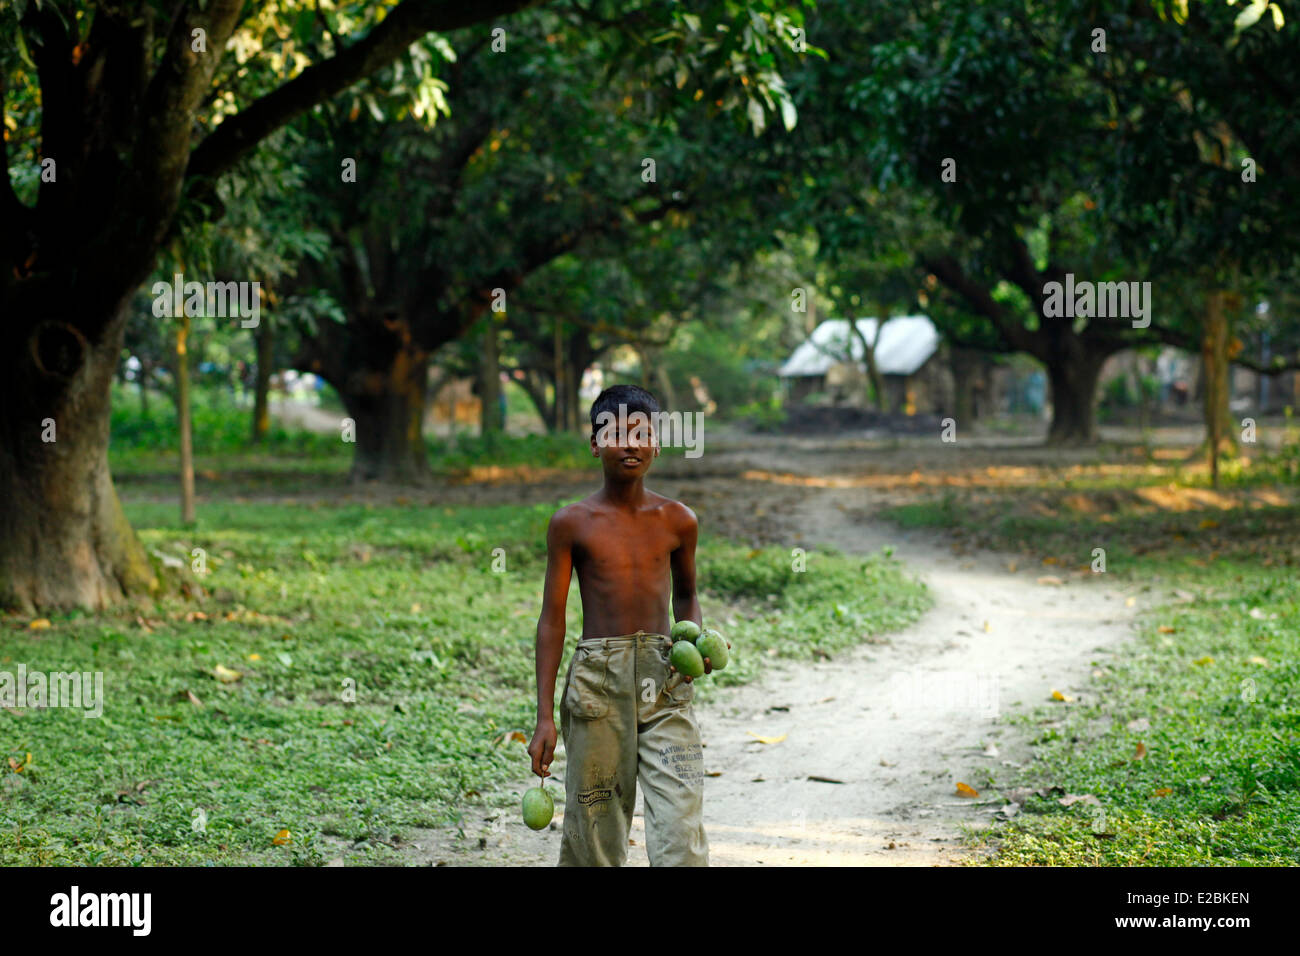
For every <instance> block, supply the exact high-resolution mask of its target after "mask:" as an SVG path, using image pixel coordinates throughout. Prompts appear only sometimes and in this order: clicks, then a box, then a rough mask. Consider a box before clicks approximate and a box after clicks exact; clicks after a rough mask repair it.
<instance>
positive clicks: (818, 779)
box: [808, 774, 844, 783]
mask: <svg viewBox="0 0 1300 956" xmlns="http://www.w3.org/2000/svg"><path fill="white" fill-rule="evenodd" d="M808 779H809V780H812V781H813V782H815V783H843V782H844V781H843V780H836V779H835V778H834V777H819V776H817V775H816V774H809V776H808Z"/></svg>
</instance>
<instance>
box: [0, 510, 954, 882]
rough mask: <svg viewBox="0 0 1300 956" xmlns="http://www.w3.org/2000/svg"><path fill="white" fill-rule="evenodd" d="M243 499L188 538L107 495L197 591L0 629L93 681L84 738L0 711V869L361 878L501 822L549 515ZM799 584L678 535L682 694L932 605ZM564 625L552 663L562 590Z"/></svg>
mask: <svg viewBox="0 0 1300 956" xmlns="http://www.w3.org/2000/svg"><path fill="white" fill-rule="evenodd" d="M247 490H248V489H247V488H244V487H242V486H241V487H239V488H230V489H227V492H228V494H222V495H220V496H217V495H212V498H213V501H212V503H209V504H205V505H203V506H202V507H200V510H199V524H198V527H197V528H194V529H182V528H180V527H178V526H176V524H175V522H176V506H175V503H174V501H167V502H165V503H150V502H149V501H148V500H143V501H136V502H134V503H133V502H131V501H130V500H129V496H128V502H127V505H126V509H127V513H128V516H129V518H130V519H131V521H132V522H133V524H134V525H135V527H136V528H137V530H138V531H139V533H140V536H141V538H142V539H143V541H144V542H145V544H146V546H147V547H148V548H149V549H150V550H156V551H159V552H162V553H166V554H169V555H172V556H174V557H175V558H177V559H180V560H181V561H182V562H183V564H184V569H183V570H181V571H177V572H175V574H176V575H177V577H178V578H180V579H181V580H186V581H189V582H194V581H195V579H196V577H197V578H198V580H199V581H201V585H202V589H203V590H204V591H206V596H202V597H191V598H187V597H185V596H182V595H179V594H177V595H174V596H172V597H169V598H167V599H165V600H163V601H160V602H158V603H154V602H152V601H151V602H148V603H147V604H143V605H140V606H138V607H135V608H132V609H131V610H129V611H128V610H125V609H124V610H121V611H118V612H114V613H106V614H100V615H85V614H69V615H65V616H53V615H52V616H51V617H50V618H49V626H48V627H46V626H43V624H42V622H40V621H38V622H36V627H33V626H32V622H30V621H28V620H26V619H18V618H13V617H10V618H6V619H0V671H9V672H14V671H16V669H17V666H18V664H19V663H22V664H24V665H25V666H26V668H27V669H28V671H29V672H32V671H71V670H78V671H100V672H102V673H103V681H104V695H105V698H106V703H105V706H104V709H103V716H102V717H99V718H98V719H92V718H87V717H84V716H82V714H81V712H80V711H76V710H73V709H70V708H45V709H27V710H21V711H20V710H15V709H4V708H0V864H5V865H13V864H19V865H32V864H42V865H48V864H102V865H132V864H134V865H140V864H145V865H157V864H218V865H221V864H304V865H313V864H320V863H322V862H325V861H326V860H328V859H329V858H331V857H332V856H335V855H338V854H337V851H336V850H335V848H334V847H332V846H331V845H330V843H329V841H328V840H327V839H326V837H327V836H329V835H333V836H335V837H338V838H340V839H345V840H347V841H349V842H358V841H359V856H358V857H356V858H357V859H360V860H362V861H364V862H372V863H384V862H393V861H398V860H400V859H401V856H400V853H399V851H398V850H397V849H396V848H395V847H394V844H395V843H396V842H397V841H398V840H399V839H400V837H401V835H402V833H403V832H404V831H409V829H410V828H417V827H431V826H436V825H455V824H457V823H458V822H461V821H465V822H466V825H470V824H469V822H468V821H472V820H476V819H481V818H482V817H483V816H485V815H486V814H485V810H487V809H489V808H495V807H517V797H518V793H519V792H521V791H522V789H523V788H524V787H526V786H528V785H529V784H528V782H527V781H529V780H531V779H532V778H531V774H530V772H529V760H528V757H527V755H526V753H525V746H526V740H527V738H528V737H530V736H531V733H532V729H533V722H534V719H535V708H534V702H533V701H534V690H533V639H534V632H535V627H536V621H537V613H538V610H539V603H540V590H541V585H542V575H543V570H544V567H545V542H544V530H545V526H546V522H547V519H548V517H549V515H550V513H551V511H552V510H553V509H552V507H550V506H546V507H534V506H509V507H478V508H470V507H457V508H455V509H452V508H428V507H415V506H404V505H400V504H392V505H377V504H369V505H368V504H348V503H330V502H329V501H328V500H327V501H325V502H324V503H321V502H319V501H318V502H306V503H304V502H298V503H286V502H259V501H256V500H244V501H236V500H233V499H234V498H235V497H236V496H237V495H238V496H242V495H243V494H244V493H246V492H247ZM209 493H210V494H211V492H209ZM399 500H400V499H399ZM195 548H199V549H202V551H203V555H202V558H203V561H204V562H205V564H206V569H207V573H206V574H203V575H201V576H197V575H195V574H194V572H193V571H192V570H191V567H192V563H193V562H194V561H195V560H196V559H195V557H194V553H193V549H195ZM496 549H502V550H501V551H498V552H496V553H495V554H494V551H495V550H496ZM494 558H496V559H502V560H504V569H503V570H499V571H494V570H493V561H494ZM497 566H498V567H501V565H500V563H499V562H498V565H497ZM809 567H810V571H809V572H808V573H794V572H792V571H791V570H790V560H789V555H788V552H786V551H784V550H782V549H779V548H769V549H761V550H751V549H749V548H747V547H741V546H738V545H735V544H732V543H729V542H727V541H724V540H719V539H716V538H707V537H706V538H705V539H704V540H702V541H701V546H700V555H699V568H700V580H701V586H702V587H703V588H705V591H704V593H703V595H702V604H703V607H704V613H705V619H706V621H710V622H713V623H714V624H715V625H717V626H720V627H722V629H723V630H724V632H725V633H727V635H728V636H729V637H730V638H731V640H732V642H733V644H734V645H735V649H734V651H733V654H734V657H733V663H732V664H731V666H730V667H729V668H728V669H727V670H726V671H724V672H721V673H720V674H718V675H715V677H714V678H711V679H710V680H706V681H701V683H700V685H698V686H699V691H698V692H697V693H698V694H699V696H700V697H701V699H706V698H707V697H708V695H709V693H710V691H711V687H710V686H709V684H710V681H714V682H716V683H720V684H734V683H740V682H744V681H748V680H751V679H753V677H754V676H755V675H756V674H758V673H759V672H760V670H761V668H762V666H763V664H764V662H765V661H767V660H768V659H770V658H771V657H772V656H785V657H811V656H812V655H814V654H815V653H816V652H817V650H818V649H822V650H828V651H829V650H832V649H834V648H840V647H845V646H847V645H851V644H854V643H857V642H860V641H862V640H864V639H866V638H867V637H868V636H870V635H873V634H877V633H880V632H882V631H887V630H891V629H895V628H899V627H902V626H904V625H906V624H907V623H909V622H911V621H912V620H914V619H916V618H917V617H919V616H920V614H921V613H922V612H923V611H924V610H925V608H926V607H927V606H928V603H929V599H928V596H927V595H926V593H925V589H924V587H923V586H922V585H920V584H918V583H916V582H914V581H911V580H910V579H908V578H906V577H905V576H904V575H903V574H902V573H901V571H900V570H899V568H898V566H897V565H896V564H895V563H894V562H892V561H890V560H888V559H886V558H884V557H877V558H870V559H861V558H856V557H847V556H842V555H837V554H834V553H830V552H827V553H823V554H820V555H818V556H817V559H816V561H815V562H813V563H810V565H809ZM569 627H570V635H571V636H570V639H569V644H570V645H571V644H572V640H573V638H572V635H573V634H575V633H577V632H578V630H579V629H580V627H581V609H580V602H579V599H578V593H577V588H576V586H575V587H574V589H573V591H572V593H571V596H570V602H569ZM568 653H569V651H568V650H567V649H566V656H565V660H564V662H563V664H562V669H561V679H562V678H563V668H564V667H567V664H568ZM218 668H221V669H222V670H218ZM216 675H221V677H218V676H216ZM222 677H224V678H225V679H224V680H223V679H221V678H222ZM282 831H288V832H287V834H282ZM277 837H279V838H280V842H278V843H277V842H276V840H277ZM351 858H352V857H351V856H350V859H351Z"/></svg>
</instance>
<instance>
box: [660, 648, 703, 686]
mask: <svg viewBox="0 0 1300 956" xmlns="http://www.w3.org/2000/svg"><path fill="white" fill-rule="evenodd" d="M668 663H670V664H672V665H673V667H675V668H677V670H678V672H679V673H682V674H685V675H686V676H687V677H703V676H704V658H703V656H702V655H701V654H700V652H699V650H698V649H697V648H696V647H695V645H694V644H692V643H691V642H690V641H678V642H677V643H676V644H674V645H673V649H672V651H670V652H669V655H668Z"/></svg>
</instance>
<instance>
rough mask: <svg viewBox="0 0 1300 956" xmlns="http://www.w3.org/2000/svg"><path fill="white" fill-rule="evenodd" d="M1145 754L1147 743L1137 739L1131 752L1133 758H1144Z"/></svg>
mask: <svg viewBox="0 0 1300 956" xmlns="http://www.w3.org/2000/svg"><path fill="white" fill-rule="evenodd" d="M1146 756H1147V745H1146V744H1144V743H1142V741H1140V740H1139V741H1138V745H1137V750H1135V751H1134V752H1133V759H1134V760H1145V759H1146Z"/></svg>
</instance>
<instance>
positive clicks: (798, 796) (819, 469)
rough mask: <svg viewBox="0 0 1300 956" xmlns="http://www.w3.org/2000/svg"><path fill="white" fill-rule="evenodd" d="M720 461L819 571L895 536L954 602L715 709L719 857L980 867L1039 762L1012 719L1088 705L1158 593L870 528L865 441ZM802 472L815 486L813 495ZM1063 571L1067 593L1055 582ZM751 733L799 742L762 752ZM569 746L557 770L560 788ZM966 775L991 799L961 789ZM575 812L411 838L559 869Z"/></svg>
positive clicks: (664, 486)
mask: <svg viewBox="0 0 1300 956" xmlns="http://www.w3.org/2000/svg"><path fill="white" fill-rule="evenodd" d="M709 461H710V467H709V469H708V471H709V473H710V474H711V475H714V476H721V475H724V474H730V475H732V476H737V475H741V474H745V473H746V472H748V473H749V475H750V478H749V479H748V480H744V481H743V482H741V487H740V488H737V487H736V481H737V479H736V478H735V477H733V478H732V479H731V481H730V482H729V483H728V484H727V486H726V489H725V492H723V493H725V494H726V495H729V496H731V497H732V499H733V500H739V501H740V502H741V505H740V507H742V508H745V509H752V510H753V511H757V512H760V513H762V514H763V515H764V517H765V525H764V526H765V527H766V532H765V533H764V534H763V535H762V537H763V538H764V539H766V540H767V541H769V542H770V541H781V540H785V541H789V542H790V546H791V547H794V546H796V545H799V546H804V547H807V548H809V550H810V557H809V570H810V571H815V560H816V555H815V549H816V545H818V544H820V545H829V546H833V547H836V548H839V549H841V550H843V551H845V552H850V553H863V554H867V553H874V552H877V551H878V550H879V549H880V548H881V547H883V546H886V545H889V546H891V547H892V548H893V549H894V554H895V555H896V556H897V557H899V558H900V559H901V560H902V561H904V562H905V564H906V565H907V566H908V569H909V570H910V571H911V572H912V573H914V574H916V575H918V576H920V577H921V578H922V579H923V580H925V581H926V583H927V584H928V585H929V587H930V589H931V591H932V594H933V596H934V599H935V605H934V607H933V609H932V610H931V611H930V612H929V613H927V614H926V615H925V617H924V618H922V620H920V621H919V622H918V623H916V624H915V625H913V626H912V627H910V628H908V629H906V630H904V631H901V632H898V633H895V634H892V635H888V636H887V637H885V638H882V639H881V642H880V643H877V644H868V645H863V646H859V647H857V648H855V649H854V650H852V651H850V652H847V653H841V654H838V655H836V657H835V658H834V659H833V660H829V661H821V662H819V663H816V664H808V663H797V664H796V663H792V662H781V661H777V662H775V663H774V664H773V666H772V667H771V668H770V669H769V670H768V671H767V672H766V673H765V674H764V676H763V677H762V678H761V679H760V680H759V681H756V682H754V683H752V684H749V685H746V686H744V687H738V688H719V689H718V690H717V691H716V692H715V693H714V694H713V696H712V698H711V699H710V700H707V701H705V702H703V703H702V704H699V705H697V714H698V717H699V720H700V723H701V729H702V733H703V737H704V741H705V751H704V759H705V771H706V773H711V774H716V776H711V777H708V778H706V796H705V829H706V832H707V833H708V837H709V842H710V860H711V864H712V865H715V866H751V865H783V866H793V865H800V866H810V865H890V866H930V865H945V864H950V863H953V862H956V861H958V860H960V859H962V858H963V857H966V858H969V857H970V851H969V850H964V849H963V848H962V846H961V841H962V836H963V831H964V830H968V829H970V828H979V827H983V826H987V825H988V823H989V821H990V820H991V818H992V813H993V812H994V811H995V810H996V807H997V806H998V805H1000V804H1002V803H1003V802H1004V801H1003V800H1001V799H999V798H998V792H997V788H996V787H994V788H993V789H987V788H986V785H987V783H988V774H989V773H990V772H991V771H992V772H995V773H996V774H997V776H998V777H999V778H1000V779H1005V778H1006V776H1007V773H1006V771H1007V769H1008V768H1007V767H1006V766H1003V764H1004V763H1005V762H1008V761H1009V762H1012V763H1018V764H1023V763H1025V762H1027V761H1028V760H1029V759H1030V756H1029V750H1030V748H1029V747H1028V746H1027V744H1026V739H1025V738H1026V733H1025V731H1023V730H1022V729H1018V728H1015V727H1013V726H1010V725H1009V724H1008V723H1007V722H1006V717H1007V716H1008V715H1009V714H1010V713H1012V712H1013V711H1014V710H1016V709H1019V708H1021V707H1022V706H1023V707H1030V706H1033V705H1034V704H1037V703H1039V702H1047V701H1048V700H1049V698H1050V696H1051V692H1052V691H1053V690H1060V691H1062V692H1063V693H1065V694H1068V695H1070V696H1072V697H1075V698H1077V699H1086V698H1087V696H1088V694H1089V693H1090V691H1089V680H1090V672H1091V670H1092V669H1093V667H1094V664H1095V663H1099V662H1101V661H1103V659H1104V658H1105V656H1106V655H1107V654H1108V653H1110V652H1112V651H1113V650H1115V649H1116V646H1117V645H1118V644H1120V643H1121V642H1123V641H1124V640H1125V639H1126V638H1127V636H1128V635H1129V633H1130V623H1131V620H1132V617H1133V615H1134V614H1135V613H1136V612H1137V611H1138V610H1140V609H1141V608H1140V604H1141V602H1140V601H1138V600H1135V601H1134V602H1133V603H1132V604H1130V603H1128V597H1129V595H1127V594H1125V593H1123V592H1121V591H1119V590H1118V589H1116V588H1114V587H1112V586H1110V585H1109V584H1108V583H1107V581H1106V576H1105V575H1103V574H1091V573H1088V572H1084V573H1079V572H1068V571H1061V570H1053V569H1050V568H1048V569H1045V568H1043V567H1041V566H1034V567H1025V566H1024V564H1025V562H1024V559H1023V558H1020V559H1018V558H1017V557H1016V556H1012V555H997V554H991V553H987V552H981V553H976V554H968V555H960V554H954V553H953V550H952V548H951V547H949V546H946V545H945V544H944V543H943V542H942V541H941V540H938V539H936V538H935V537H934V536H932V535H923V534H914V535H908V534H907V533H905V532H899V531H897V530H896V529H895V528H894V527H893V526H892V525H890V524H888V523H885V522H882V521H876V520H873V519H871V517H870V513H871V511H872V510H874V508H875V507H878V506H879V504H880V500H879V499H880V493H879V492H878V491H875V490H872V489H871V488H868V487H863V486H861V485H860V484H858V485H857V486H855V482H854V480H853V476H854V475H855V474H860V473H861V470H862V468H863V467H864V466H863V461H864V456H863V455H862V453H861V451H860V450H858V449H856V448H853V447H852V446H851V445H845V444H843V443H841V444H840V445H839V446H834V445H832V446H828V445H827V444H826V443H825V442H814V441H804V442H796V441H791V440H790V439H789V438H781V439H770V440H764V439H760V440H757V441H746V442H745V443H743V444H740V445H737V446H736V447H735V448H734V449H725V448H723V449H717V450H715V451H714V452H713V454H712V455H710V456H709ZM665 464H676V465H682V466H683V467H679V468H667V469H665V470H664V471H665V474H664V475H662V476H661V478H660V480H659V481H658V482H655V483H654V484H655V487H656V489H657V490H660V491H663V492H664V493H665V494H674V495H681V496H682V497H683V498H685V499H686V500H688V501H690V500H692V496H693V495H695V496H703V498H704V499H705V500H706V501H707V500H709V497H710V494H714V495H716V494H719V492H718V490H717V489H714V490H713V491H712V492H710V490H709V489H707V488H705V487H700V486H697V485H696V482H695V480H693V479H691V478H689V477H687V476H688V475H689V466H688V465H686V463H681V462H678V463H665ZM760 470H761V472H762V474H763V476H764V477H762V478H757V479H756V478H755V477H754V475H755V472H757V471H760ZM801 476H802V477H804V478H812V479H814V480H813V482H812V483H810V484H800V483H798V482H799V481H800V479H801ZM702 513H703V512H702ZM1017 561H1018V562H1019V566H1017ZM1048 575H1051V576H1054V577H1056V578H1058V579H1059V580H1060V581H1061V582H1062V583H1061V584H1054V583H1050V582H1049V583H1040V582H1039V578H1041V577H1045V576H1048ZM751 734H757V735H759V736H764V737H781V736H782V735H784V739H783V740H782V741H781V742H779V743H772V744H763V743H760V742H759V741H757V740H755V739H754V737H753V736H751ZM562 748H563V742H561V750H560V753H559V755H558V756H557V762H556V763H555V764H554V765H553V766H552V768H551V769H552V773H553V774H554V778H553V779H554V786H555V790H554V791H553V792H554V793H555V794H556V795H557V796H562V794H563V774H564V763H563V757H562V754H563V749H562ZM813 777H823V778H829V779H831V780H837V781H841V782H839V783H828V782H822V781H818V780H813V779H810V778H813ZM958 781H960V782H963V783H966V784H968V785H969V786H972V787H974V788H975V789H976V790H977V791H979V794H980V795H979V797H978V798H974V799H971V798H961V797H959V796H958V795H957V786H956V785H957V782H958ZM527 785H529V784H523V785H521V786H520V787H519V790H520V792H522V789H523V787H524V786H527ZM641 812H642V798H641V795H640V794H639V793H638V796H637V811H636V814H637V815H636V819H635V821H634V825H633V831H632V833H631V839H632V841H633V845H631V846H630V847H629V858H628V865H631V866H638V865H640V866H645V865H648V859H647V857H646V851H645V828H644V822H643V820H642V817H641ZM561 817H562V807H559V806H557V812H556V824H555V825H553V828H552V829H551V830H548V831H544V832H542V833H533V832H531V831H529V830H527V829H526V828H525V827H524V826H523V824H522V823H521V822H520V821H519V817H518V810H517V807H515V806H510V807H508V808H507V809H505V810H493V809H491V808H487V807H484V808H483V812H482V814H476V815H469V814H467V823H466V826H465V831H466V836H465V838H464V839H461V838H460V837H459V836H458V835H456V834H454V833H451V832H446V831H422V832H421V833H419V834H411V835H409V836H408V839H412V841H413V842H412V844H411V845H410V846H409V847H408V852H409V855H410V859H411V860H412V862H418V863H431V864H433V863H446V864H450V865H500V864H517V865H538V866H551V865H554V863H555V860H556V858H557V857H558V851H559V837H560V833H559V829H558V824H559V822H560V820H561ZM469 820H473V821H474V822H473V825H470V823H469V822H468V821H469ZM480 821H481V822H480Z"/></svg>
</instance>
